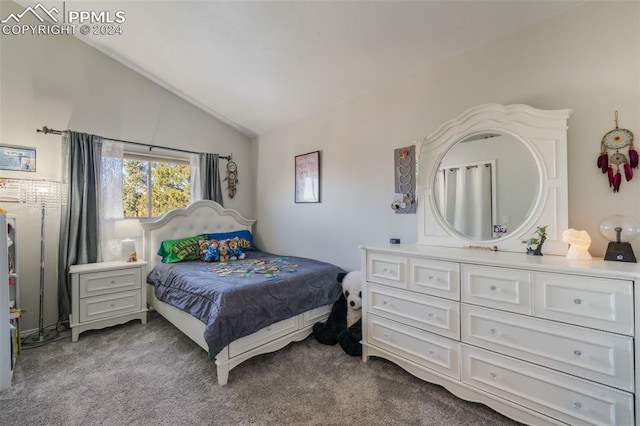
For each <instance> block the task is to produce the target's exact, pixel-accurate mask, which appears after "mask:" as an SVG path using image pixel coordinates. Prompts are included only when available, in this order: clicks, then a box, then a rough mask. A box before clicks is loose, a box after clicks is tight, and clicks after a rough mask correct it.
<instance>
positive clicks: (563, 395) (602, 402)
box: [462, 344, 634, 425]
mask: <svg viewBox="0 0 640 426" xmlns="http://www.w3.org/2000/svg"><path fill="white" fill-rule="evenodd" d="M462 381H463V382H465V383H467V384H470V385H473V386H477V387H478V388H480V389H483V390H485V391H487V392H490V393H492V394H494V395H498V396H500V397H502V398H504V399H506V400H509V401H512V402H514V403H516V404H520V405H524V406H525V407H528V408H531V409H533V410H536V411H540V412H542V413H545V414H546V415H548V416H550V417H553V418H556V419H558V420H560V421H563V422H567V423H569V424H572V425H578V424H598V425H632V424H634V415H633V409H634V408H633V395H632V394H630V393H627V392H622V391H619V390H616V389H613V388H609V387H606V386H602V385H598V384H595V383H592V382H588V381H586V380H582V379H578V378H575V377H573V376H570V375H568V374H563V373H559V372H556V371H552V370H549V369H546V368H543V367H539V366H535V365H533V364H528V363H526V362H522V361H518V360H516V359H513V358H509V357H505V356H501V355H498V354H496V353H492V352H487V351H483V350H481V349H477V348H473V347H471V346H468V345H465V344H463V345H462Z"/></svg>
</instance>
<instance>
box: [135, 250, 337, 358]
mask: <svg viewBox="0 0 640 426" xmlns="http://www.w3.org/2000/svg"><path fill="white" fill-rule="evenodd" d="M246 255H247V257H246V258H245V259H244V260H236V261H230V262H227V263H226V264H221V263H205V262H201V261H192V262H181V263H172V264H164V263H162V264H159V265H157V266H156V267H155V268H153V270H152V271H151V272H150V273H149V275H148V276H147V282H148V283H149V284H151V285H153V286H154V287H155V295H156V297H157V298H158V300H161V301H162V302H165V303H168V304H169V305H172V306H175V307H176V308H179V309H181V310H183V311H185V312H187V313H189V314H191V315H193V316H194V317H196V318H198V319H199V320H200V321H202V322H203V323H205V332H204V338H205V341H206V342H207V344H208V345H209V353H210V354H211V355H217V354H218V353H219V352H220V351H221V350H222V349H223V348H224V347H225V346H227V345H228V344H229V343H231V342H232V341H234V340H236V339H239V338H240V337H243V336H247V335H249V334H251V333H254V332H256V331H258V330H260V329H262V328H264V327H267V326H268V325H271V324H273V323H275V322H278V321H282V320H284V319H287V318H290V317H292V316H295V315H298V314H300V313H302V312H305V311H308V310H310V309H313V308H317V307H320V306H324V305H329V304H332V303H334V302H335V301H336V300H337V299H338V297H339V296H340V293H341V286H340V283H339V282H338V281H337V280H336V276H337V274H338V273H339V272H343V270H342V269H340V268H338V267H337V266H334V265H331V264H329V263H325V262H320V261H317V260H312V259H305V258H301V257H292V256H276V255H273V254H269V253H264V252H247V253H246Z"/></svg>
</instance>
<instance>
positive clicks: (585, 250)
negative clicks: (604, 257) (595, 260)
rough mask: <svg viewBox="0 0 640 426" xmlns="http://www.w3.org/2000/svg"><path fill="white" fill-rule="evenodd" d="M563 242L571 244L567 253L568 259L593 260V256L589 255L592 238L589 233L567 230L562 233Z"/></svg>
mask: <svg viewBox="0 0 640 426" xmlns="http://www.w3.org/2000/svg"><path fill="white" fill-rule="evenodd" d="M562 241H564V242H565V243H569V244H571V246H570V247H569V251H568V252H567V259H576V260H591V254H589V246H590V245H591V237H590V236H589V234H588V233H587V231H578V230H576V229H567V230H566V231H564V232H563V233H562Z"/></svg>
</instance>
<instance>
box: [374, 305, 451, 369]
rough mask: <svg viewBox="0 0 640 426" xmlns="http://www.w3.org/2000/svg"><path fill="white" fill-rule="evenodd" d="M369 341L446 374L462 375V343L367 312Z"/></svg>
mask: <svg viewBox="0 0 640 426" xmlns="http://www.w3.org/2000/svg"><path fill="white" fill-rule="evenodd" d="M366 327H367V331H368V342H369V343H370V344H372V345H374V346H377V347H379V348H381V349H385V350H387V351H389V352H391V353H394V354H396V355H399V356H401V357H403V358H406V359H408V360H410V361H413V362H415V363H418V364H420V365H422V366H425V367H428V368H431V369H433V370H436V371H438V372H440V373H442V374H446V375H448V376H451V377H454V378H456V379H459V378H460V367H459V355H458V354H459V351H460V343H459V342H456V341H453V340H451V339H447V338H446V337H441V336H437V335H434V334H432V333H428V332H425V331H422V330H419V329H417V328H413V327H410V326H408V325H404V324H400V323H398V322H395V321H392V320H389V319H386V318H382V317H379V316H376V315H367V324H366Z"/></svg>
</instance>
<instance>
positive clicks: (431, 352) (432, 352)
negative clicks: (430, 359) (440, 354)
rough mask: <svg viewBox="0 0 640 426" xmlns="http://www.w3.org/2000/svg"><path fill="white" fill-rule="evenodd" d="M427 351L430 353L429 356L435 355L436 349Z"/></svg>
mask: <svg viewBox="0 0 640 426" xmlns="http://www.w3.org/2000/svg"><path fill="white" fill-rule="evenodd" d="M427 353H428V354H429V356H434V355H435V354H436V353H435V352H434V351H429V352H427Z"/></svg>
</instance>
